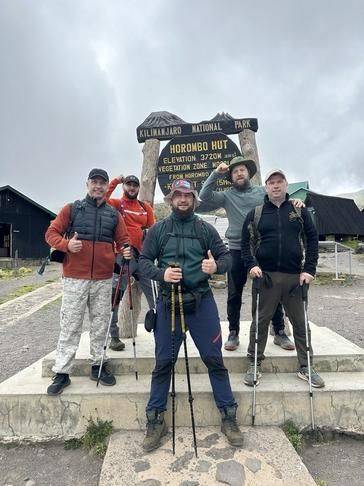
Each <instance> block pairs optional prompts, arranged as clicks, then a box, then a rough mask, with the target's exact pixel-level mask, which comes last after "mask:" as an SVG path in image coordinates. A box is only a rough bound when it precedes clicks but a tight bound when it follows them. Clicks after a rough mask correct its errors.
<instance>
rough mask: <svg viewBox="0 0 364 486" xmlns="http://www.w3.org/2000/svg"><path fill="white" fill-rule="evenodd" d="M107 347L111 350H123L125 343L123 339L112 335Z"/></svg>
mask: <svg viewBox="0 0 364 486" xmlns="http://www.w3.org/2000/svg"><path fill="white" fill-rule="evenodd" d="M109 348H110V349H112V350H113V351H123V350H124V349H125V343H123V341H120V339H119V338H118V337H112V338H111V341H110V344H109Z"/></svg>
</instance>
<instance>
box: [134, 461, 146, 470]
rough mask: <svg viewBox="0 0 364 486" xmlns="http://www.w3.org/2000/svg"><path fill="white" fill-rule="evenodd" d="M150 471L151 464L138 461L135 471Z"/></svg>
mask: <svg viewBox="0 0 364 486" xmlns="http://www.w3.org/2000/svg"><path fill="white" fill-rule="evenodd" d="M148 469H150V464H149V462H148V461H137V462H136V463H135V464H134V471H135V472H137V473H138V472H142V471H147V470H148Z"/></svg>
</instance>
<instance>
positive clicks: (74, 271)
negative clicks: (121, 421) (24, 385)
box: [45, 169, 131, 395]
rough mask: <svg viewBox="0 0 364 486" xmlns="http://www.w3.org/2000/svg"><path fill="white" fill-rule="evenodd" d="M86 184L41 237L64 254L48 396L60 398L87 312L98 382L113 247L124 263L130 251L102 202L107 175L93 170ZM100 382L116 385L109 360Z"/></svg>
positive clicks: (118, 222)
mask: <svg viewBox="0 0 364 486" xmlns="http://www.w3.org/2000/svg"><path fill="white" fill-rule="evenodd" d="M86 185H87V195H86V197H85V199H83V200H82V201H75V202H74V203H72V204H67V205H66V206H64V207H63V208H62V209H61V211H60V213H59V214H58V216H57V217H56V219H55V220H54V221H52V222H51V225H50V226H49V228H48V230H47V232H46V235H45V238H46V241H47V243H48V244H49V245H50V246H51V247H53V248H56V249H57V250H60V251H62V252H64V253H65V256H64V260H63V279H62V280H63V297H62V308H61V321H60V327H61V332H60V335H59V340H58V345H57V356H56V362H55V364H54V366H53V371H54V372H55V376H54V377H53V383H52V384H51V385H50V386H49V387H48V389H47V393H48V395H59V394H60V393H62V391H63V389H64V388H65V387H66V386H68V385H70V383H71V380H70V378H69V373H70V369H71V365H72V361H73V359H74V357H75V354H76V351H77V348H78V345H79V342H80V337H81V332H82V323H83V318H84V314H85V310H86V307H88V309H89V317H90V354H91V357H92V365H91V370H90V378H91V380H97V377H98V373H99V367H100V363H101V359H102V354H103V348H104V341H105V336H106V333H107V327H108V323H109V319H110V311H111V305H110V302H111V290H112V275H113V268H114V263H115V253H114V248H116V251H118V252H120V253H123V256H124V258H126V259H130V257H131V251H130V248H123V245H124V244H126V243H127V244H129V243H130V241H129V236H128V233H127V230H126V227H125V223H124V220H123V218H122V217H121V216H120V214H119V213H118V212H117V211H115V209H114V208H112V207H111V206H109V205H108V204H106V203H105V194H106V192H107V189H108V186H109V176H108V175H107V172H106V171H105V170H103V169H92V170H91V172H90V173H89V176H88V180H87V183H86ZM65 234H67V236H66V237H65ZM100 383H101V384H102V385H108V386H112V385H115V383H116V380H115V377H114V375H112V374H111V373H110V371H109V370H108V368H107V359H106V360H104V363H103V366H102V370H101V376H100Z"/></svg>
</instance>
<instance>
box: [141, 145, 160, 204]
mask: <svg viewBox="0 0 364 486" xmlns="http://www.w3.org/2000/svg"><path fill="white" fill-rule="evenodd" d="M159 146H160V141H159V140H156V139H150V140H146V142H145V144H144V147H143V156H144V157H143V167H142V175H141V177H140V191H139V199H140V200H141V201H147V202H150V203H151V204H153V201H154V192H155V184H156V181H157V172H158V171H157V164H158V158H159Z"/></svg>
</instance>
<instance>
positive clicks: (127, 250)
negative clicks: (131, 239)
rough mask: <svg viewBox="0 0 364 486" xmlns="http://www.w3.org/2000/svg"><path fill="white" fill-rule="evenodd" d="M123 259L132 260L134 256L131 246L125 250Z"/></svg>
mask: <svg viewBox="0 0 364 486" xmlns="http://www.w3.org/2000/svg"><path fill="white" fill-rule="evenodd" d="M123 257H124V258H125V260H131V257H132V254H131V247H130V246H127V247H125V248H123Z"/></svg>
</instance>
